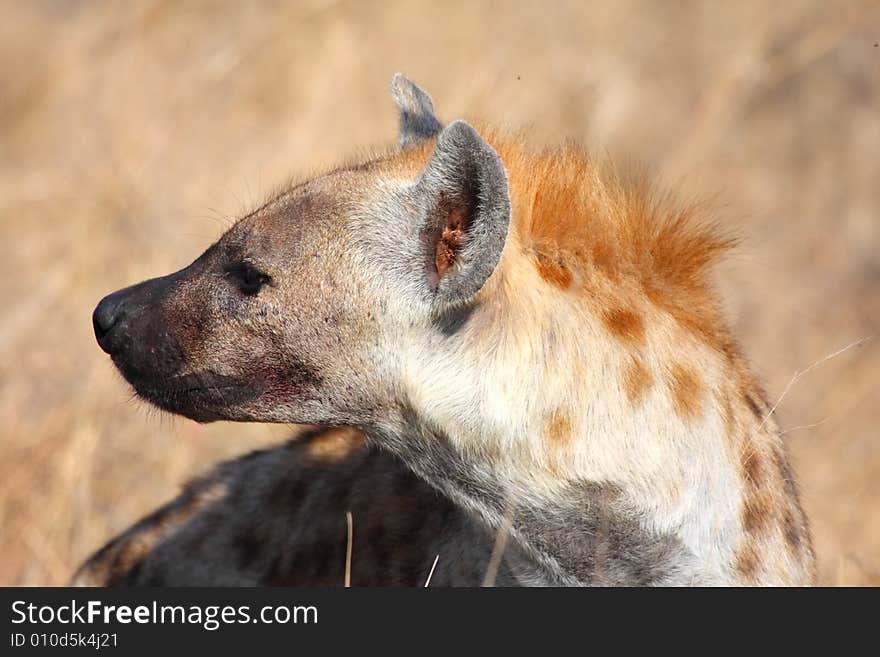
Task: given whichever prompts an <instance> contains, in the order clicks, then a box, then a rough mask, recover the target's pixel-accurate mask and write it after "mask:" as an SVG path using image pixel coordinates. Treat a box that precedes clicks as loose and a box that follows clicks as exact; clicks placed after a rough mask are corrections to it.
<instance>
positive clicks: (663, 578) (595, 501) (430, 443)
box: [371, 411, 711, 586]
mask: <svg viewBox="0 0 880 657" xmlns="http://www.w3.org/2000/svg"><path fill="white" fill-rule="evenodd" d="M404 415H405V416H406V417H407V421H406V422H403V423H401V424H399V425H398V426H397V428H394V429H391V428H390V427H389V426H388V425H386V426H385V427H383V428H382V429H379V430H374V431H372V432H371V434H372V436H373V437H374V438H375V439H376V441H377V442H379V443H380V444H381V445H383V446H385V447H386V448H390V450H391V451H393V452H395V453H396V454H397V455H398V456H399V457H400V458H401V459H402V460H403V461H404V462H405V463H407V465H409V467H410V468H411V469H412V470H413V471H414V472H415V473H416V474H417V475H418V476H420V477H421V478H422V479H424V480H425V481H427V482H429V483H430V484H431V485H432V486H434V487H435V488H436V489H438V490H439V491H440V492H441V493H442V494H444V495H445V496H447V497H448V498H449V499H451V500H452V501H453V502H455V503H456V504H458V505H459V506H460V507H461V508H463V509H465V510H466V511H468V512H469V513H471V514H472V515H473V516H475V517H476V518H478V519H479V520H481V521H482V522H484V523H485V524H486V525H488V526H489V527H490V528H491V529H492V530H494V531H495V532H496V545H495V549H496V550H497V551H498V557H499V558H500V556H501V554H502V552H504V553H505V554H507V553H511V554H517V555H525V558H522V557H519V558H517V560H516V562H514V563H515V564H516V565H514V569H515V570H516V574H517V575H518V577H519V578H520V580H521V581H522V582H523V583H526V584H530V585H550V586H571V585H609V586H610V585H660V584H666V585H670V584H671V585H681V584H688V583H693V582H694V581H698V582H701V583H702V582H708V581H711V580H710V579H709V578H702V579H699V580H695V578H694V574H693V571H694V569H693V567H691V564H692V562H693V557H692V555H690V554H689V552H688V550H687V548H686V547H685V546H684V545H683V544H682V543H681V541H679V540H678V539H677V538H676V537H674V536H671V535H668V534H666V535H663V534H659V533H654V532H651V531H650V530H646V529H645V528H644V527H642V526H641V524H640V522H639V519H638V516H637V514H636V513H635V510H634V509H633V508H631V507H630V506H629V505H628V503H627V501H626V499H625V496H624V495H623V494H622V492H621V491H620V490H618V489H617V488H616V487H615V486H614V485H611V484H604V483H597V482H592V481H586V480H572V481H568V482H566V483H565V484H564V485H563V486H562V487H561V489H560V490H558V491H556V493H557V494H555V495H550V496H545V495H541V494H538V493H537V492H536V490H535V489H533V488H531V487H530V485H529V484H528V483H526V482H523V481H522V479H521V478H520V477H519V476H518V475H517V473H514V472H509V471H508V472H505V471H504V470H503V468H502V469H499V468H498V467H497V463H492V462H489V461H482V460H479V459H474V458H472V457H465V456H463V455H462V454H461V453H460V452H459V451H458V450H457V449H456V448H455V447H454V446H453V441H452V440H451V439H450V437H449V436H448V435H446V433H445V432H443V431H440V430H436V429H431V428H430V427H428V426H426V425H424V424H421V423H418V422H413V421H412V420H413V417H412V414H411V412H410V411H407V412H406V413H404ZM450 556H451V557H452V558H454V555H450ZM441 558H443V555H441ZM487 577H489V579H487V583H489V584H491V577H490V575H489V574H488V573H487Z"/></svg>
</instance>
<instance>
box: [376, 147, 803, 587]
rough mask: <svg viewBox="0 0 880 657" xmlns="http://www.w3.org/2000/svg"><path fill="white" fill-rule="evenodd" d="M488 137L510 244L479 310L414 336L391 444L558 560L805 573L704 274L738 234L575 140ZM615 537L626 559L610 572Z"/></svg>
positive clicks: (779, 482)
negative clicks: (557, 146)
mask: <svg viewBox="0 0 880 657" xmlns="http://www.w3.org/2000/svg"><path fill="white" fill-rule="evenodd" d="M493 146H495V147H496V148H497V149H498V151H499V153H500V154H501V156H502V159H503V160H504V162H505V165H506V167H507V169H508V174H509V177H510V185H511V199H512V206H513V221H512V225H511V231H510V235H509V237H508V241H507V245H506V246H505V250H504V254H503V256H502V260H501V263H500V264H499V266H498V268H497V269H496V272H495V273H494V274H493V276H492V277H491V279H490V280H489V282H488V283H487V285H486V287H485V288H484V289H483V290H482V291H481V293H480V295H479V296H478V297H477V299H476V300H475V302H474V304H473V305H472V307H471V308H469V309H468V310H467V311H466V312H464V313H463V314H462V317H459V318H457V319H456V320H455V321H454V322H451V323H450V322H444V323H442V325H441V326H439V330H438V327H437V326H434V327H428V328H427V329H426V332H425V333H424V334H422V335H420V336H418V337H417V339H416V340H414V341H413V342H412V343H411V344H412V345H416V346H409V347H405V348H404V349H403V351H404V357H403V358H404V361H405V369H406V372H407V391H408V395H409V396H410V402H411V406H412V408H413V409H414V411H413V413H412V416H411V419H410V421H407V422H405V423H403V425H402V426H404V425H405V429H402V430H401V431H400V432H399V433H400V436H401V437H402V439H401V440H400V441H399V442H400V444H399V445H398V446H397V451H399V452H400V453H401V456H403V458H404V459H405V460H406V461H407V462H408V463H409V464H410V465H411V467H413V468H414V469H415V470H416V471H417V472H419V473H420V474H421V475H422V476H423V477H425V478H426V479H427V480H428V481H430V482H431V483H434V484H435V485H436V486H438V487H439V488H442V489H443V490H444V491H445V492H446V493H447V494H449V495H450V496H452V497H453V498H454V499H456V500H457V501H459V502H460V503H462V504H465V505H467V506H468V507H470V508H472V509H474V510H475V511H477V512H478V513H479V514H481V515H482V516H483V517H484V518H485V519H486V520H487V521H488V522H490V524H492V525H494V526H496V527H502V526H504V524H505V522H506V521H507V520H509V519H510V518H512V535H513V536H515V538H517V540H520V541H521V542H522V543H524V544H525V545H526V547H527V548H528V549H530V550H532V552H533V553H535V554H540V555H542V558H543V559H545V561H546V563H547V564H548V568H549V569H550V571H551V572H555V573H556V574H557V575H559V576H560V577H571V578H573V579H575V580H577V581H579V582H593V581H602V578H603V577H604V578H610V579H611V580H613V581H617V582H618V583H620V582H621V581H631V582H633V583H634V582H636V581H643V580H644V581H678V582H682V583H690V582H721V583H737V582H744V583H762V582H772V583H806V582H808V581H809V577H810V571H811V567H812V555H811V551H810V547H809V536H808V532H807V530H806V527H805V524H804V519H803V514H802V512H801V510H800V506H799V504H798V501H797V496H796V491H795V490H794V488H793V483H792V482H791V473H790V470H789V468H788V465H787V458H786V456H785V454H784V451H783V449H782V444H781V441H780V439H779V436H778V432H777V431H776V428H775V425H774V424H773V421H772V419H771V418H768V417H767V416H768V414H769V410H770V409H769V408H768V407H767V405H766V403H765V402H763V401H762V397H761V393H760V391H759V388H758V386H757V385H756V384H755V382H754V380H753V378H752V376H751V374H750V373H749V371H748V368H747V367H746V366H745V363H744V359H743V358H742V357H741V356H740V354H739V351H738V349H737V347H736V345H735V342H734V341H733V340H732V338H731V337H730V335H729V332H728V331H727V329H726V327H725V324H724V321H723V318H722V316H721V314H720V313H719V312H718V310H717V302H716V298H715V295H714V293H713V291H712V287H711V285H710V282H709V280H708V268H709V267H710V265H711V264H712V263H713V262H714V260H715V259H716V256H717V254H718V253H720V252H722V251H723V250H724V248H725V247H726V246H727V245H728V243H727V241H726V240H724V239H723V238H721V237H719V236H718V235H717V233H716V232H715V231H713V229H712V228H711V227H707V224H706V223H705V222H703V221H702V219H701V217H700V216H699V214H698V213H697V212H696V210H693V209H681V208H676V207H673V206H672V205H670V204H668V203H658V202H655V201H654V200H653V199H652V198H650V196H649V195H648V194H649V192H647V191H645V190H643V189H641V188H639V187H637V186H636V187H633V186H627V184H624V183H622V182H620V181H619V180H617V179H615V178H603V177H602V175H601V173H600V172H598V171H597V170H596V169H595V168H594V167H592V166H591V165H589V164H588V163H587V162H586V161H585V160H584V159H583V158H580V157H579V156H578V155H577V154H573V153H565V154H563V155H561V156H557V157H550V156H540V157H534V158H533V157H530V156H528V155H525V154H524V151H523V150H522V148H521V147H520V146H516V145H515V146H513V147H511V146H508V145H506V144H505V143H504V142H503V141H499V140H497V139H496V140H495V141H494V142H493ZM407 432H409V433H410V434H411V435H415V436H417V437H418V438H419V439H418V440H412V439H411V436H410V440H409V442H407V440H404V438H407V435H406V434H407ZM392 433H393V432H392ZM392 442H393V441H392ZM510 509H513V511H510ZM511 514H512V515H511ZM603 527H607V528H608V531H607V532H604V533H603V530H602V528H603ZM603 554H613V555H615V558H619V559H621V560H623V561H624V562H625V563H626V564H628V565H629V566H630V567H631V568H630V572H629V573H622V572H621V571H620V569H619V568H616V567H615V568H611V570H608V571H602V572H600V573H599V574H598V575H597V572H596V562H597V560H598V562H599V563H602V564H605V565H607V564H608V561H607V559H605V558H604V557H602V555H603ZM554 569H555V570H554Z"/></svg>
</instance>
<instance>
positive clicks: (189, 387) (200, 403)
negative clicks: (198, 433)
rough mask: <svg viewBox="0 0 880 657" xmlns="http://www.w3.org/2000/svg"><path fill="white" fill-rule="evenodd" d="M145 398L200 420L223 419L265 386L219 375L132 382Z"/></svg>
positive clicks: (157, 404)
mask: <svg viewBox="0 0 880 657" xmlns="http://www.w3.org/2000/svg"><path fill="white" fill-rule="evenodd" d="M133 385H134V389H135V392H137V394H138V396H139V397H141V398H142V399H144V400H145V401H148V402H150V403H151V404H153V405H154V406H157V407H159V408H161V409H162V410H165V411H169V412H171V413H177V414H179V415H183V416H186V417H188V418H190V419H193V420H196V421H197V422H211V421H214V420H222V419H225V418H226V416H227V411H228V410H229V409H233V408H235V407H237V406H240V405H243V404H246V403H247V402H251V401H253V400H254V399H256V398H258V397H259V396H260V395H261V394H262V393H263V389H262V387H261V386H257V385H254V384H253V383H244V382H242V381H241V380H239V379H236V378H234V377H229V376H222V375H219V374H188V375H185V376H176V377H172V378H170V379H168V380H167V381H164V382H161V383H159V382H156V383H155V384H146V385H144V384H140V385H139V384H137V383H135V384H133Z"/></svg>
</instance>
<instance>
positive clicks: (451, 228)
mask: <svg viewBox="0 0 880 657" xmlns="http://www.w3.org/2000/svg"><path fill="white" fill-rule="evenodd" d="M465 231H467V215H466V214H465V211H464V209H462V208H456V209H454V210H451V211H450V212H449V214H448V215H446V224H445V225H444V226H443V228H442V230H441V231H440V234H439V235H438V236H437V241H436V243H435V244H434V267H435V268H436V270H437V277H438V279H439V278H443V275H444V274H445V273H446V270H447V269H449V268H450V267H451V266H452V265H453V264H455V259H456V257H457V256H458V254H459V252H460V251H461V249H462V247H463V246H464V238H465Z"/></svg>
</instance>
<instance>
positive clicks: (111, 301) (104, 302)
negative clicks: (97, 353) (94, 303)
mask: <svg viewBox="0 0 880 657" xmlns="http://www.w3.org/2000/svg"><path fill="white" fill-rule="evenodd" d="M127 291H128V289H125V290H119V291H118V292H114V293H113V294H108V295H107V296H106V297H104V298H103V299H101V301H100V302H99V303H98V307H97V308H95V312H93V313H92V326H94V327H95V337H96V338H97V340H98V344H99V345H100V347H101V349H103V350H104V351H106V352H107V353H108V354H112V353H113V346H114V342H115V341H114V339H113V335H114V333H113V329H114V328H116V327H117V326H118V325H119V324H120V321H121V320H122V318H123V317H124V316H125V297H126V294H125V293H126V292H127Z"/></svg>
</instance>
